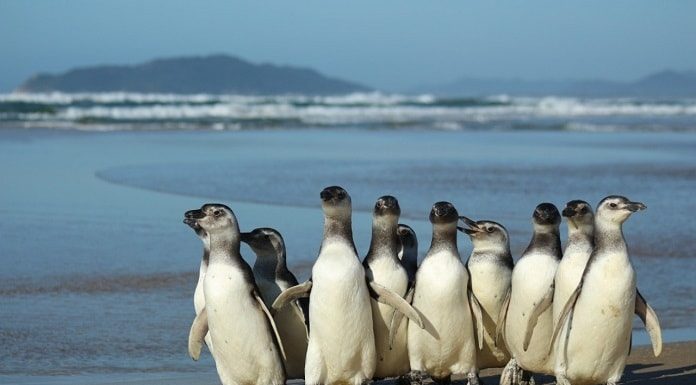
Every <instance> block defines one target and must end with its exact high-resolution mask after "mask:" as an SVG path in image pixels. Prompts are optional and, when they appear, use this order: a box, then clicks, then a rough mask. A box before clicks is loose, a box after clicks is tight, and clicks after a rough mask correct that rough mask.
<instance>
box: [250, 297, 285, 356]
mask: <svg viewBox="0 0 696 385" xmlns="http://www.w3.org/2000/svg"><path fill="white" fill-rule="evenodd" d="M253 295H254V298H255V299H256V302H258V303H259V306H260V307H261V310H263V312H264V314H265V315H266V318H267V319H268V322H270V323H271V329H273V334H275V339H276V343H277V345H278V349H280V354H281V356H282V357H283V361H286V360H287V356H286V355H285V349H284V348H283V342H282V341H281V340H280V333H278V327H276V324H275V321H274V320H273V316H272V315H271V312H270V311H268V308H267V307H266V304H265V303H264V302H263V298H261V294H260V293H259V289H254V291H253Z"/></svg>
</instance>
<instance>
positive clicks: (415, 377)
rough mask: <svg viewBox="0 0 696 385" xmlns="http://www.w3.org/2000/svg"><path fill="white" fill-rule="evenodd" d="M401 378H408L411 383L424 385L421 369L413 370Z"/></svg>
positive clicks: (412, 384)
mask: <svg viewBox="0 0 696 385" xmlns="http://www.w3.org/2000/svg"><path fill="white" fill-rule="evenodd" d="M401 378H406V379H407V380H408V381H409V383H410V384H411V385H423V372H421V371H420V370H412V371H410V372H409V373H408V374H406V375H405V376H403V377H401Z"/></svg>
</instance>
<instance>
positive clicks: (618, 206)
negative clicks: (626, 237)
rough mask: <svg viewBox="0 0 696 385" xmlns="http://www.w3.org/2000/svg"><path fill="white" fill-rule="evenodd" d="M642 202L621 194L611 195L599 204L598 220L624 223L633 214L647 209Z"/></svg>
mask: <svg viewBox="0 0 696 385" xmlns="http://www.w3.org/2000/svg"><path fill="white" fill-rule="evenodd" d="M646 208H647V206H645V205H644V204H643V203H641V202H631V201H630V200H628V198H626V197H623V196H620V195H610V196H608V197H606V198H604V199H602V201H601V202H599V204H598V205H597V220H598V221H600V220H601V221H608V222H613V223H618V224H621V223H624V222H625V221H626V220H627V219H628V217H630V216H631V214H633V213H635V212H637V211H641V210H645V209H646Z"/></svg>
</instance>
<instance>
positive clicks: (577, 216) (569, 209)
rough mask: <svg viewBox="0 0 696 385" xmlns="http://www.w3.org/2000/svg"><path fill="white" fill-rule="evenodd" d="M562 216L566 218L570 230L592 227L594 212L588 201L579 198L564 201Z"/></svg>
mask: <svg viewBox="0 0 696 385" xmlns="http://www.w3.org/2000/svg"><path fill="white" fill-rule="evenodd" d="M563 216H564V217H566V218H568V229H569V230H570V231H573V230H577V229H583V228H592V227H594V213H593V212H592V206H590V204H589V203H587V202H585V201H581V200H572V201H570V202H568V203H566V206H565V208H564V209H563Z"/></svg>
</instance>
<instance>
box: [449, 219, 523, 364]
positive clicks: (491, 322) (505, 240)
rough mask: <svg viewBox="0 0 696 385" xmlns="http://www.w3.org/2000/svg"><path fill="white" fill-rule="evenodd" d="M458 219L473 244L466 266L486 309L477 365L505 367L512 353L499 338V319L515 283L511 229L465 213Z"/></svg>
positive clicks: (478, 297) (479, 299)
mask: <svg viewBox="0 0 696 385" xmlns="http://www.w3.org/2000/svg"><path fill="white" fill-rule="evenodd" d="M459 219H460V221H462V222H463V224H464V226H463V227H460V228H459V230H460V231H462V232H463V233H465V234H467V235H468V236H469V238H470V239H471V243H472V244H473V249H472V250H471V255H469V259H468V260H467V262H466V267H467V269H468V270H469V279H470V282H471V290H472V291H473V293H474V295H475V297H476V299H478V301H479V303H480V304H481V309H482V312H483V328H484V331H483V349H482V350H479V351H478V359H477V360H478V368H479V370H480V369H485V368H499V367H503V366H505V364H507V362H508V361H509V360H510V353H509V352H508V350H507V348H506V347H505V342H504V341H503V340H502V339H498V341H496V331H497V330H498V325H501V326H502V320H501V319H499V318H500V317H501V314H503V313H504V311H503V310H504V307H505V306H507V302H508V301H509V298H510V288H511V282H512V268H513V261H512V254H511V253H510V239H509V237H508V232H507V230H506V229H505V227H504V226H503V225H501V224H499V223H496V222H493V221H487V220H480V221H474V220H471V219H469V218H467V217H464V216H460V217H459ZM477 326H478V325H477Z"/></svg>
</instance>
